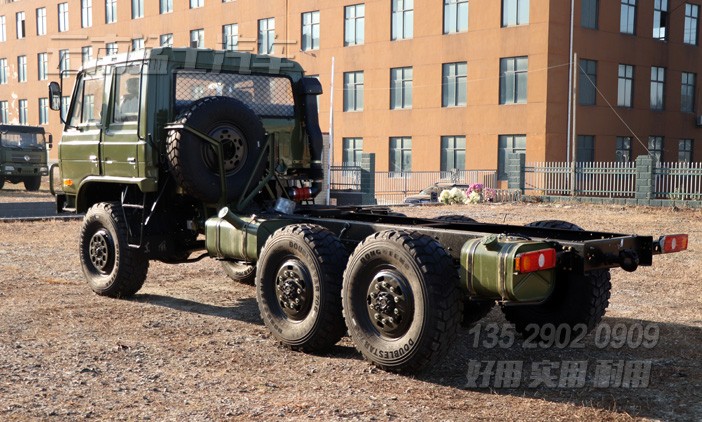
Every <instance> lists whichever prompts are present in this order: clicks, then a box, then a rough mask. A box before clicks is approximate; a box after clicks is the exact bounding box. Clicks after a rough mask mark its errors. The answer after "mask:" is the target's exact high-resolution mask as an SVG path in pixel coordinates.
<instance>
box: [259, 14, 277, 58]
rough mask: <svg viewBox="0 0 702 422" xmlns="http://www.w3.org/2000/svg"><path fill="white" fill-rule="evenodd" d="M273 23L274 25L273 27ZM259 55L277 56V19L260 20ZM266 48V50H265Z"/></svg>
mask: <svg viewBox="0 0 702 422" xmlns="http://www.w3.org/2000/svg"><path fill="white" fill-rule="evenodd" d="M271 23H272V24H273V25H271ZM257 47H258V49H257V51H258V54H264V55H273V54H275V18H274V17H269V18H262V19H259V20H258V37H257ZM264 47H265V49H264Z"/></svg>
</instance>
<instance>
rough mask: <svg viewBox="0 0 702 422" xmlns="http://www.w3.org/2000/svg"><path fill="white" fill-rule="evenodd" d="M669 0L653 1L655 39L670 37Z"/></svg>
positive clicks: (662, 39)
mask: <svg viewBox="0 0 702 422" xmlns="http://www.w3.org/2000/svg"><path fill="white" fill-rule="evenodd" d="M667 29H668V0H655V1H654V3H653V39H654V40H661V41H665V40H666V39H667V38H668V32H667Z"/></svg>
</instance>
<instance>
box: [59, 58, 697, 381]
mask: <svg viewBox="0 0 702 422" xmlns="http://www.w3.org/2000/svg"><path fill="white" fill-rule="evenodd" d="M75 81H76V82H75V87H74V88H73V93H72V95H71V103H70V107H69V110H68V115H67V118H66V122H65V126H64V130H63V135H62V138H61V142H60V144H59V152H58V154H59V162H60V174H61V176H60V177H61V185H62V190H61V191H60V192H58V193H57V207H58V210H59V211H61V212H74V213H85V218H84V220H83V225H82V228H81V231H80V261H81V264H82V268H83V272H84V274H85V277H86V279H87V281H88V284H89V285H90V287H91V288H92V290H93V291H94V292H95V293H97V294H99V295H104V296H110V297H116V298H124V297H129V296H132V295H134V294H135V293H137V292H138V291H139V289H141V287H142V285H143V283H144V281H145V280H146V278H147V271H148V268H149V261H151V260H158V261H162V262H166V263H184V262H192V261H197V260H200V259H202V258H204V257H210V258H213V259H215V260H218V261H220V263H221V265H222V267H223V268H224V271H225V272H226V273H227V274H228V275H229V277H230V278H231V279H233V280H235V281H239V282H243V283H249V284H255V286H256V299H257V301H258V305H259V309H260V312H261V317H262V319H263V321H264V322H265V324H266V326H267V327H268V328H269V329H270V331H271V333H272V335H273V336H274V337H275V338H276V339H277V340H279V341H280V342H281V343H282V344H283V345H285V346H287V347H290V348H292V349H296V350H301V351H305V352H317V351H320V350H323V349H325V348H329V347H330V346H332V345H334V344H335V343H337V342H338V341H339V340H340V339H341V338H342V337H343V336H344V335H346V334H347V333H348V335H350V337H351V339H352V341H353V342H354V344H355V345H356V347H357V349H358V350H359V351H360V352H361V353H362V354H363V356H364V357H365V358H367V359H368V360H370V361H371V362H373V363H374V364H375V365H377V366H378V367H380V368H383V369H386V370H389V371H397V372H414V371H418V370H421V369H422V368H425V367H427V366H428V365H430V364H432V363H434V362H436V361H437V360H438V359H439V358H440V357H441V356H442V355H443V354H444V352H445V351H446V350H447V348H448V347H449V345H450V343H451V342H452V341H453V340H454V338H455V334H456V330H457V327H458V326H459V325H461V324H464V325H467V324H471V323H473V322H475V321H477V320H479V319H480V318H482V317H483V316H484V315H485V314H486V313H487V312H488V311H490V309H491V308H493V307H494V306H495V305H498V306H499V307H500V308H501V310H502V311H503V312H504V314H505V316H506V318H507V320H509V321H510V322H512V323H513V324H514V325H515V327H516V330H517V331H520V332H525V330H526V329H527V326H529V324H537V325H545V324H554V325H555V326H566V327H576V326H581V327H585V328H586V329H587V330H591V329H592V328H593V327H595V325H596V324H598V323H599V322H600V320H601V318H602V316H603V315H604V313H605V309H606V308H607V305H608V299H609V294H610V287H611V284H610V269H613V268H622V269H624V270H626V271H634V270H636V268H637V267H638V266H640V265H651V264H652V258H653V255H656V254H661V253H669V252H678V251H681V250H684V249H686V247H687V235H668V236H662V237H660V238H657V239H654V238H653V237H650V236H636V235H624V234H617V233H601V232H593V231H586V230H582V229H581V228H579V227H577V226H575V225H573V224H569V223H567V222H564V221H537V222H534V223H532V224H528V225H526V226H518V225H508V224H485V223H479V222H476V221H474V220H472V219H470V218H467V217H464V216H456V215H453V216H444V217H441V218H439V219H422V218H409V217H406V216H404V215H402V214H399V213H396V212H391V211H390V210H389V209H387V208H380V207H334V206H325V205H315V204H314V203H313V199H314V198H315V196H316V195H317V194H319V193H320V191H321V190H322V187H323V180H324V172H323V168H322V152H323V145H322V133H321V131H320V128H319V123H318V120H317V119H318V117H317V96H318V95H320V94H321V93H322V87H321V85H320V83H319V82H318V80H317V79H315V78H311V77H305V75H304V72H303V69H302V68H301V67H300V66H299V65H298V64H297V63H295V62H293V61H290V60H285V59H280V58H275V57H269V56H257V55H252V54H246V53H237V52H224V51H213V50H204V49H190V48H158V49H151V50H146V51H144V52H140V53H131V54H129V55H118V56H108V57H105V58H101V59H98V60H96V61H94V62H92V63H89V64H88V65H86V67H84V68H83V69H82V70H81V71H80V72H79V73H78V75H77V77H76V79H75ZM49 95H50V98H51V101H50V102H51V107H52V108H53V109H59V108H60V106H61V104H60V102H61V97H62V93H61V86H60V85H59V84H58V83H55V82H54V83H51V84H50V87H49Z"/></svg>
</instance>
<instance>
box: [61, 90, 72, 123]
mask: <svg viewBox="0 0 702 422" xmlns="http://www.w3.org/2000/svg"><path fill="white" fill-rule="evenodd" d="M69 105H71V97H69V96H68V95H66V96H64V97H61V119H62V120H63V121H66V116H68V106H69Z"/></svg>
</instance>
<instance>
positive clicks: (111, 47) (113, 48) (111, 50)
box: [105, 42, 119, 56]
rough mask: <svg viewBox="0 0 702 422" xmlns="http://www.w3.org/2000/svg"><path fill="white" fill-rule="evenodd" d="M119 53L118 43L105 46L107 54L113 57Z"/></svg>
mask: <svg viewBox="0 0 702 422" xmlns="http://www.w3.org/2000/svg"><path fill="white" fill-rule="evenodd" d="M117 53H119V47H118V46H117V43H116V42H108V43H107V44H105V54H106V55H108V56H111V55H113V54H117Z"/></svg>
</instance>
